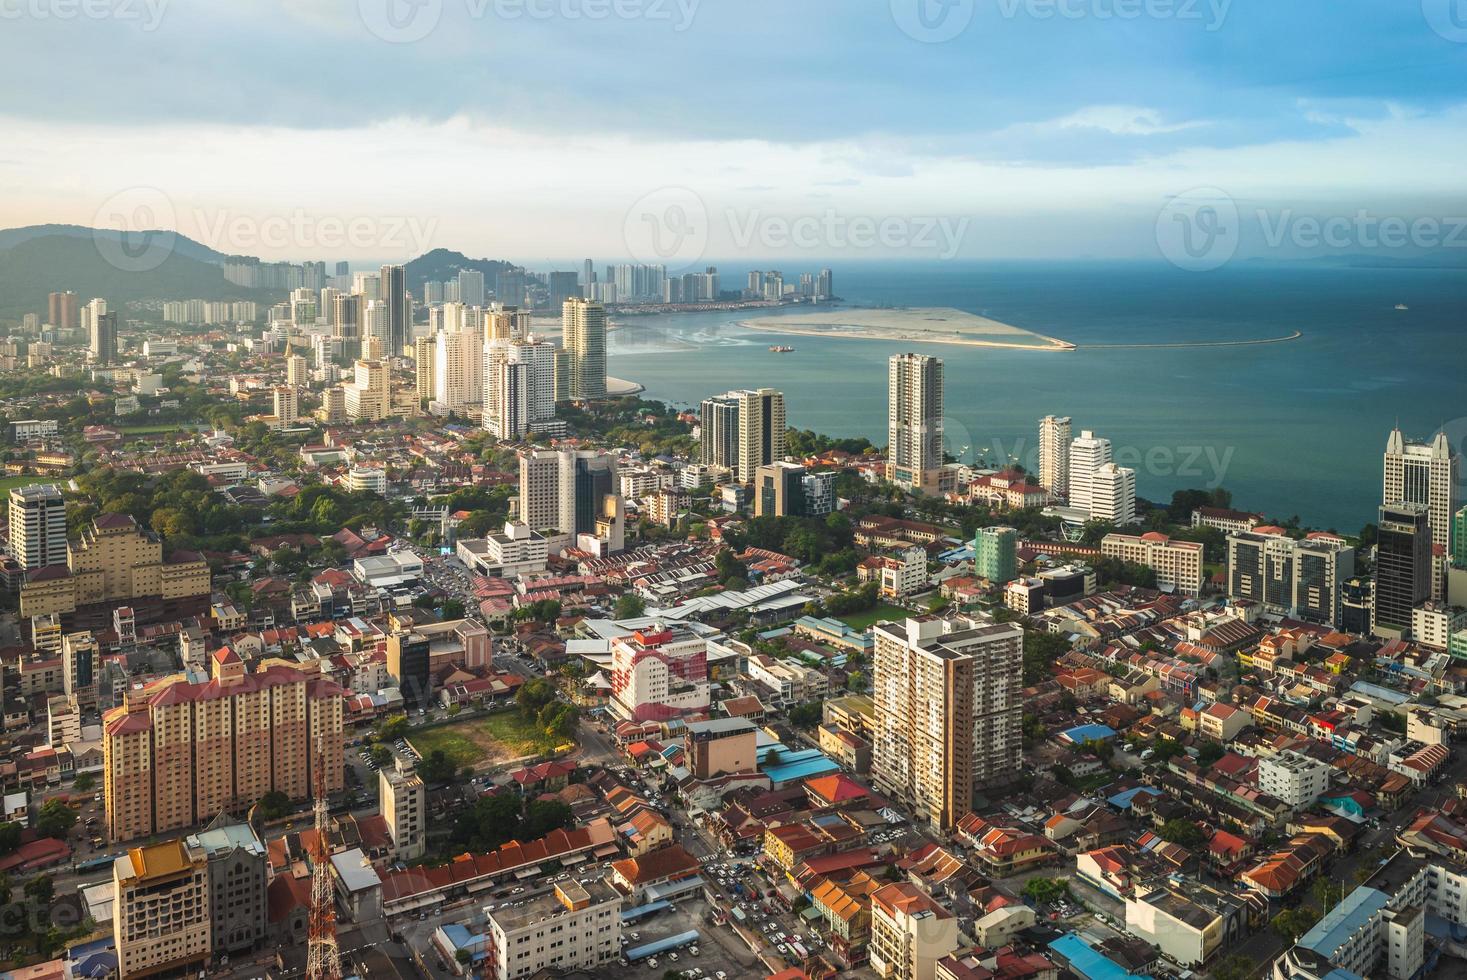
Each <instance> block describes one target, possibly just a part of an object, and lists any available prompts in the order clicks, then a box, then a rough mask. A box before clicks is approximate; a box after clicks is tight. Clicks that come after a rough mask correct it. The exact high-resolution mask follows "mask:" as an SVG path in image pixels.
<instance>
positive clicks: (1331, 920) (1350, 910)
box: [1299, 886, 1388, 960]
mask: <svg viewBox="0 0 1467 980" xmlns="http://www.w3.org/2000/svg"><path fill="white" fill-rule="evenodd" d="M1387 901H1388V899H1387V898H1386V894H1385V892H1383V891H1380V890H1379V889H1375V888H1366V887H1364V886H1362V887H1360V888H1357V889H1355V890H1354V891H1352V892H1351V893H1350V894H1348V895H1346V896H1345V897H1344V898H1343V899H1342V900H1341V901H1340V904H1338V905H1336V906H1335V907H1334V908H1332V909H1330V910H1329V912H1328V913H1327V914H1326V915H1325V917H1324V918H1322V919H1320V920H1319V921H1318V922H1316V923H1315V924H1314V928H1313V929H1310V930H1309V931H1308V932H1306V933H1305V934H1304V935H1303V936H1300V937H1299V945H1300V946H1303V947H1304V948H1305V949H1310V950H1313V951H1314V952H1316V953H1318V954H1319V955H1320V956H1323V957H1324V958H1325V959H1327V960H1332V959H1334V957H1335V954H1336V953H1338V952H1339V951H1340V947H1342V946H1344V945H1345V943H1346V942H1347V941H1348V940H1349V938H1350V937H1351V936H1353V935H1354V934H1355V933H1356V932H1358V931H1359V930H1360V929H1361V928H1362V927H1363V926H1365V925H1366V923H1368V922H1369V921H1370V920H1371V918H1372V917H1374V916H1375V915H1376V913H1378V912H1379V911H1380V910H1381V909H1383V908H1385V907H1386V902H1387Z"/></svg>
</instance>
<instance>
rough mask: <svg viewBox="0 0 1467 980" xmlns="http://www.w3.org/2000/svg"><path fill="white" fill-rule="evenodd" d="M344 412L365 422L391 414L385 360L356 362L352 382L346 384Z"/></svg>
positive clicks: (374, 420) (390, 398) (390, 396)
mask: <svg viewBox="0 0 1467 980" xmlns="http://www.w3.org/2000/svg"><path fill="white" fill-rule="evenodd" d="M346 414H347V415H348V416H349V417H351V418H352V419H356V420H360V421H365V422H377V421H380V420H382V419H385V418H387V417H388V416H389V415H391V414H392V392H391V389H390V388H389V386H388V375H387V362H386V361H368V360H365V359H363V360H358V361H357V362H356V365H355V367H354V369H353V380H352V383H351V384H349V385H347V386H346Z"/></svg>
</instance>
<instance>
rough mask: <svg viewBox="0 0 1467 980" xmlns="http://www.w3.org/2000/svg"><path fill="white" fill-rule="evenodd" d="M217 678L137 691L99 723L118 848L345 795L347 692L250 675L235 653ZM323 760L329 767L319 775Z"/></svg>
mask: <svg viewBox="0 0 1467 980" xmlns="http://www.w3.org/2000/svg"><path fill="white" fill-rule="evenodd" d="M210 669H211V674H212V676H211V677H210V679H209V680H208V681H203V682H194V681H190V680H188V679H187V678H186V677H185V676H184V675H178V676H174V677H167V678H163V679H161V680H158V681H155V682H154V683H152V684H149V685H147V686H146V687H142V688H136V689H131V690H129V691H127V692H126V694H125V695H124V699H123V704H122V706H121V707H117V708H114V709H112V710H111V711H108V712H106V713H105V714H104V715H103V716H102V729H103V737H102V751H103V758H104V760H105V766H106V769H105V773H104V777H103V779H104V786H103V795H104V799H105V803H106V821H107V833H108V836H109V837H110V838H111V839H112V840H114V841H123V840H132V839H134V838H137V837H146V836H148V835H150V834H161V833H167V832H169V831H174V830H181V829H183V828H187V827H192V826H194V825H195V824H198V823H200V822H202V821H205V820H209V819H212V818H213V817H214V816H216V815H217V814H219V813H221V812H224V811H237V812H243V811H245V810H247V809H249V808H250V807H251V806H253V805H254V804H255V803H257V802H259V800H260V798H261V797H262V796H264V795H265V794H266V793H270V792H279V793H283V794H284V795H285V797H286V798H287V799H290V800H305V799H310V798H311V797H312V796H314V795H317V794H318V793H319V794H320V795H323V796H324V795H327V794H330V793H334V792H337V791H339V790H340V789H341V788H342V765H343V745H344V740H343V738H342V712H343V707H344V704H345V701H344V697H343V695H344V693H345V692H344V691H343V690H342V689H341V688H340V687H337V686H336V684H334V683H333V682H332V681H331V680H330V679H329V678H327V677H325V676H322V675H321V674H319V673H315V672H307V671H305V670H301V669H297V668H296V667H293V666H289V665H287V664H285V663H284V662H283V661H278V660H274V661H266V662H265V663H264V664H262V665H261V666H260V668H259V669H258V670H257V671H256V672H255V673H248V672H247V671H246V670H245V665H244V661H243V660H241V659H240V657H239V655H238V654H237V653H235V652H234V651H233V650H231V649H229V648H228V647H224V648H222V649H219V650H216V651H215V652H214V654H213V655H212V657H211V658H210ZM322 752H324V753H325V759H324V765H321V766H316V765H313V762H314V761H315V760H316V759H317V758H318V756H319V754H320V753H322ZM323 773H324V775H322V774H323ZM322 780H324V782H323V781H322Z"/></svg>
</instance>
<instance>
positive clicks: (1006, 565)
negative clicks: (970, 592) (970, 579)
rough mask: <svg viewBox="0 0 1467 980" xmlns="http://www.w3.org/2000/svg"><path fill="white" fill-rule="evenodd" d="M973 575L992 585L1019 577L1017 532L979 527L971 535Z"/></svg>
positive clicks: (1010, 529)
mask: <svg viewBox="0 0 1467 980" xmlns="http://www.w3.org/2000/svg"><path fill="white" fill-rule="evenodd" d="M973 574H974V575H976V576H978V577H979V578H983V579H987V580H988V581H989V582H991V583H993V584H994V585H1007V584H1008V583H1010V582H1012V581H1013V580H1014V579H1016V578H1018V577H1019V532H1018V531H1017V530H1015V529H1014V528H1011V527H980V528H979V529H978V531H977V533H976V534H974V535H973Z"/></svg>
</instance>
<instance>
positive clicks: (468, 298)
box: [458, 269, 485, 306]
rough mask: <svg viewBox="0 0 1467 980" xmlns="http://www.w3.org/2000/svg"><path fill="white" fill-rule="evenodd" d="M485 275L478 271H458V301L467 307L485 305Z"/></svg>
mask: <svg viewBox="0 0 1467 980" xmlns="http://www.w3.org/2000/svg"><path fill="white" fill-rule="evenodd" d="M484 295H485V294H484V273H482V272H479V271H478V270H476V269H460V270H458V301H459V302H460V303H463V304H464V305H465V306H483V305H484Z"/></svg>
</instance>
